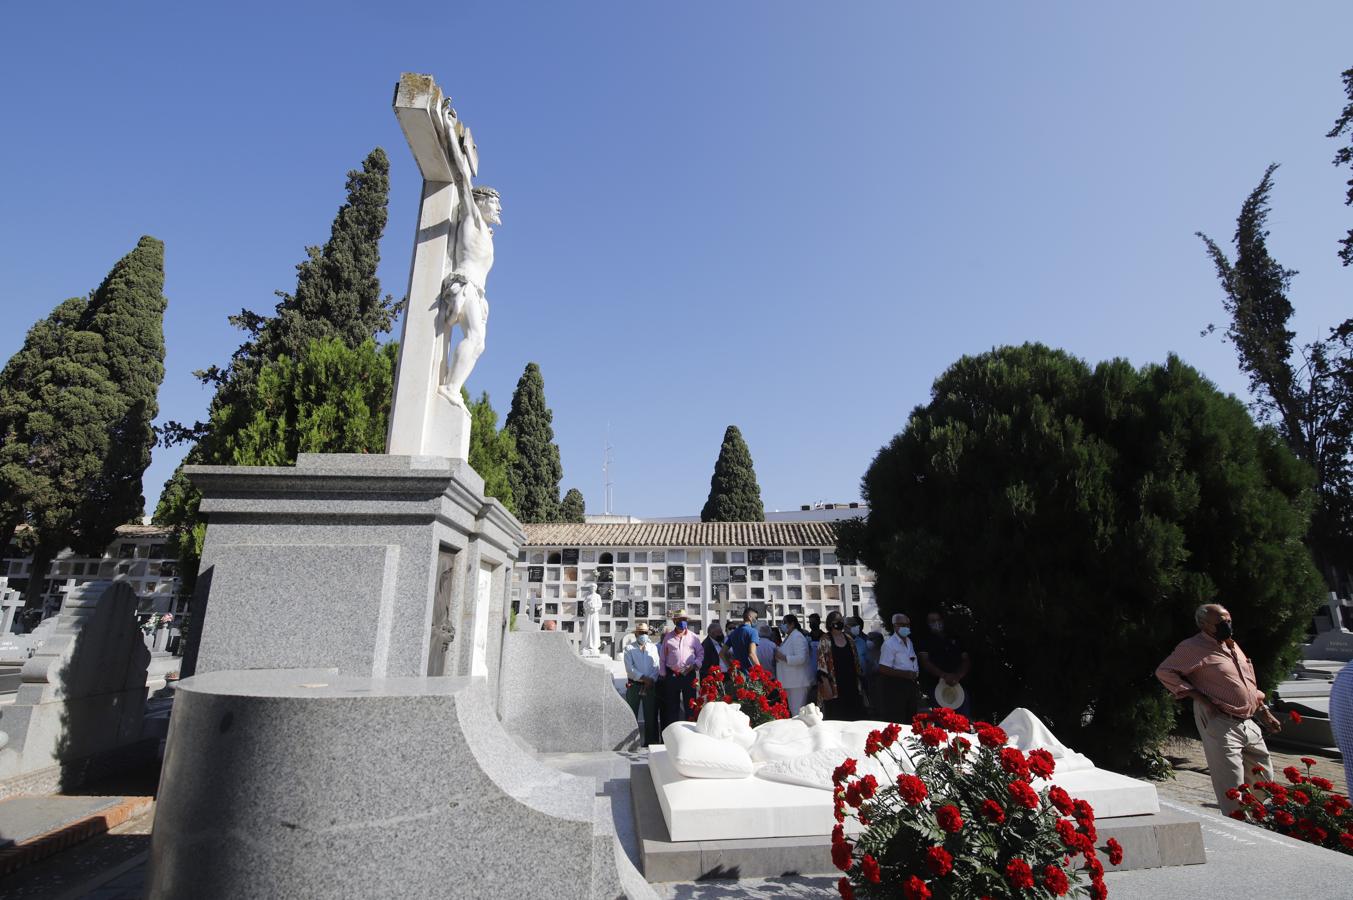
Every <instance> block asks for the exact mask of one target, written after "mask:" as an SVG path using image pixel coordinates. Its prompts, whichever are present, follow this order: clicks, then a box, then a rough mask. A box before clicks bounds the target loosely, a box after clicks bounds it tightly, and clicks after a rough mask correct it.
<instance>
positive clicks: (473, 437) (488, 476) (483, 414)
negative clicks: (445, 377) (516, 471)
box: [460, 388, 517, 515]
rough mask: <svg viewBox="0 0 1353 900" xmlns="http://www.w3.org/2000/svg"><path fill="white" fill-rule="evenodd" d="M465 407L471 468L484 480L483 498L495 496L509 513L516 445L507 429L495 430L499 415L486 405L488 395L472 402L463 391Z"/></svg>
mask: <svg viewBox="0 0 1353 900" xmlns="http://www.w3.org/2000/svg"><path fill="white" fill-rule="evenodd" d="M460 393H461V396H462V397H464V398H465V407H466V408H467V409H468V410H469V411H470V468H472V469H474V470H475V471H476V472H478V473H479V477H480V478H482V479H484V495H485V496H488V497H496V498H498V500H499V501H500V502H501V503H502V504H503V506H506V507H507V509H508V511H509V512H511V513H512V514H514V515H515V514H516V512H517V501H516V498H515V497H514V496H513V494H512V477H511V474H512V466H513V465H514V464H515V463H516V462H517V442H516V441H515V440H514V439H513V437H512V432H510V431H508V430H507V428H506V427H503V428H501V429H500V428H499V427H498V413H497V412H495V411H494V409H493V405H492V404H491V403H489V395H488V392H487V391H485V392H484V393H482V394H480V395H479V399H478V400H471V399H470V394H469V392H468V391H466V390H465V389H464V388H461V389H460Z"/></svg>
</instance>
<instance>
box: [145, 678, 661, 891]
mask: <svg viewBox="0 0 1353 900" xmlns="http://www.w3.org/2000/svg"><path fill="white" fill-rule="evenodd" d="M542 879H543V880H545V882H547V883H548V889H549V894H548V895H549V896H551V897H577V898H602V897H605V898H613V897H618V896H631V897H642V896H645V895H651V894H649V892H648V889H647V885H646V883H645V882H644V881H643V880H642V878H640V877H639V876H638V873H637V872H636V871H635V870H634V869H633V866H632V865H631V864H630V863H629V861H628V857H626V856H625V854H624V852H623V851H622V850H621V849H620V848H619V843H618V841H617V839H616V836H615V830H614V824H613V822H612V820H611V818H610V812H609V808H608V807H607V806H606V804H605V803H604V801H600V800H599V798H598V797H597V796H596V783H595V781H594V780H592V779H583V778H576V777H574V776H571V775H566V774H564V773H561V772H559V771H557V770H555V769H552V768H549V767H548V766H545V765H544V764H542V763H540V762H539V761H537V760H536V759H535V758H534V757H532V756H531V755H530V754H529V753H527V752H526V751H524V750H522V749H521V748H519V747H518V746H517V744H516V743H515V742H514V741H513V740H512V739H511V738H510V737H509V736H508V734H507V733H506V732H505V731H504V730H503V727H502V725H501V724H500V723H499V721H498V718H497V716H496V715H495V712H494V707H493V703H492V699H491V697H490V694H489V689H488V686H487V683H486V681H485V679H483V678H468V677H432V678H387V679H380V678H377V679H373V678H362V677H355V676H343V675H339V674H338V673H337V672H336V671H335V670H332V669H323V670H315V669H310V670H294V669H282V670H279V669H273V670H252V671H224V672H211V673H208V674H205V675H198V676H196V677H193V678H190V679H186V680H184V681H182V682H181V683H180V684H179V686H178V689H177V692H176V697H175V709H174V716H173V719H172V720H171V723H170V736H169V743H168V752H167V755H166V757H165V761H164V769H163V773H162V775H161V780H160V792H159V801H158V804H157V808H156V814H155V826H154V831H153V837H152V840H151V851H150V873H149V896H150V897H181V896H192V897H195V898H215V897H221V898H226V897H230V898H235V897H263V896H271V897H300V896H306V897H337V896H345V897H384V896H393V895H399V896H409V897H432V896H445V897H516V896H531V895H532V894H531V886H532V885H535V886H537V887H542V886H543V885H544V882H543V881H542ZM636 886H637V887H636ZM536 896H543V895H542V894H536Z"/></svg>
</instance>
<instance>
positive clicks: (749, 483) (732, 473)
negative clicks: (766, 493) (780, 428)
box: [700, 425, 766, 522]
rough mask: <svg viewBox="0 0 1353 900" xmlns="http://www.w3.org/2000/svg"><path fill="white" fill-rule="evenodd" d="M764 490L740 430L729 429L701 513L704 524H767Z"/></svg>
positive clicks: (724, 436)
mask: <svg viewBox="0 0 1353 900" xmlns="http://www.w3.org/2000/svg"><path fill="white" fill-rule="evenodd" d="M765 520H766V509H765V507H764V506H762V504H761V487H760V486H759V485H758V484H757V483H756V470H755V468H754V467H753V466H752V451H751V450H749V449H747V442H746V441H744V440H743V439H742V432H741V431H739V430H738V426H736V425H729V426H728V430H726V431H725V432H724V435H723V445H722V446H721V447H720V448H719V458H718V459H717V460H715V462H714V475H713V476H712V477H711V478H710V480H709V498H708V499H707V500H705V506H704V508H703V509H701V510H700V521H702V522H764V521H765Z"/></svg>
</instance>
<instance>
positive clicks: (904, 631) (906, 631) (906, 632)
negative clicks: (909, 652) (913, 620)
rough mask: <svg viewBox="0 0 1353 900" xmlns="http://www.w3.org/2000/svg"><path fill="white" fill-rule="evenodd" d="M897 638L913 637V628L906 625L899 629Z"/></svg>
mask: <svg viewBox="0 0 1353 900" xmlns="http://www.w3.org/2000/svg"><path fill="white" fill-rule="evenodd" d="M897 636H898V637H910V636H911V628H910V627H908V626H906V625H903V626H902V627H901V628H898V629H897Z"/></svg>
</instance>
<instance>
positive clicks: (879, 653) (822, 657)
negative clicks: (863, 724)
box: [624, 607, 972, 744]
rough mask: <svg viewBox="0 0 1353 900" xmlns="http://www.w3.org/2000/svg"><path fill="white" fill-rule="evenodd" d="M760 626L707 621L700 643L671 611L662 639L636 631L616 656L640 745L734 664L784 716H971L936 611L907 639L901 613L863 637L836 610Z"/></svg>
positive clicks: (951, 641) (644, 627)
mask: <svg viewBox="0 0 1353 900" xmlns="http://www.w3.org/2000/svg"><path fill="white" fill-rule="evenodd" d="M759 620H760V613H759V612H758V611H757V610H756V609H755V608H754V607H748V608H747V609H746V610H744V611H743V614H742V619H741V621H740V622H731V621H730V622H728V623H726V624H725V623H720V622H717V621H716V622H711V623H710V626H709V628H708V629H707V630H706V634H705V637H704V639H703V640H701V639H700V637H699V636H698V635H697V634H695V632H694V631H693V630H692V628H691V626H690V617H689V615H688V614H687V613H686V611H685V610H677V611H676V612H674V613H672V616H671V626H670V628H667V629H664V631H663V633H662V634H661V635H654V634H652V629H651V628H650V627H649V624H648V623H647V622H639V623H638V624H637V625H635V627H634V638H635V639H634V642H633V643H632V644H630V645H629V646H628V648H627V649H626V650H625V652H624V664H625V675H626V685H625V700H626V701H627V702H628V703H629V705H630V708H631V709H633V710H634V713H635V717H636V719H637V720H638V721H640V722H642V723H643V729H644V741H645V743H649V744H657V743H661V741H662V730H663V729H664V728H666V727H667V726H668V725H670V724H671V723H673V722H681V721H685V720H686V719H688V718H691V716H692V712H691V706H692V701H693V700H694V699H695V698H696V696H697V694H698V692H699V686H700V681H701V679H703V678H704V677H705V676H707V675H708V674H709V671H710V669H712V668H714V667H715V666H718V667H719V669H720V670H721V671H724V672H727V671H728V670H729V668H730V667H731V665H732V664H733V663H734V662H737V664H738V666H740V667H741V668H742V669H743V670H750V669H751V668H752V667H753V666H760V667H761V668H763V669H765V670H766V671H768V672H769V673H770V674H771V676H772V677H773V678H775V679H776V680H777V681H779V682H780V685H781V687H782V688H783V689H784V693H785V700H786V706H787V707H788V709H789V714H790V715H795V714H797V713H798V711H799V710H800V709H802V708H803V707H804V706H806V705H807V704H809V703H816V704H817V705H818V706H819V707H820V708H821V709H822V712H823V715H824V716H825V717H826V718H828V719H838V720H850V721H854V720H860V719H877V720H882V721H889V722H910V721H911V719H912V717H913V716H915V715H916V713H917V711H918V710H920V709H923V708H929V707H931V706H936V705H939V706H947V707H949V708H951V709H955V710H957V711H958V712H960V713H962V714H964V715H969V714H970V712H971V707H972V696H971V693H970V692H969V691H968V690H967V689H966V688H965V686H964V684H963V679H964V678H965V677H966V676H967V674H968V671H969V669H970V667H971V658H970V657H969V655H968V652H967V649H966V648H965V647H964V645H963V643H962V641H961V640H959V639H958V638H957V637H956V636H954V635H953V634H951V633H949V632H948V631H947V630H946V628H945V622H944V614H943V613H942V612H939V611H932V612H930V613H929V614H928V615H927V616H926V629H925V632H926V633H925V634H924V635H913V634H912V629H911V619H910V618H909V617H908V616H907V615H906V614H905V613H897V614H896V615H894V616H893V617H892V619H891V620H890V621H889V622H888V623H887V624H886V625H885V627H884V629H880V630H876V631H873V632H871V633H868V634H866V633H864V622H863V620H861V619H860V617H858V616H850V617H849V618H847V617H844V616H842V614H841V613H840V612H839V611H835V610H834V611H832V612H830V613H828V615H827V618H826V620H825V621H823V620H822V618H821V617H820V616H819V615H818V614H817V613H813V614H812V615H810V616H808V622H807V628H805V627H804V625H803V624H802V623H800V621H799V618H798V616H796V615H793V614H790V615H786V616H783V617H781V619H780V621H779V622H777V623H771V622H766V623H762V622H760V621H759Z"/></svg>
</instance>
